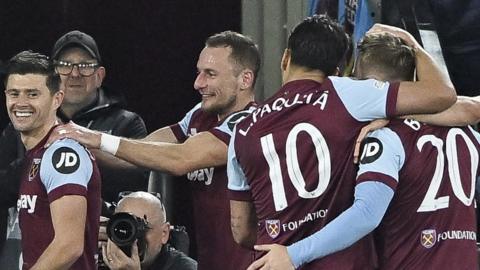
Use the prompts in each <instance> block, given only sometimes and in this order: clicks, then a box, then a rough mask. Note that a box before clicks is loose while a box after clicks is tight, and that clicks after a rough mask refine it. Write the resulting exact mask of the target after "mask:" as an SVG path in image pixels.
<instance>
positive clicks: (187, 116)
mask: <svg viewBox="0 0 480 270" xmlns="http://www.w3.org/2000/svg"><path fill="white" fill-rule="evenodd" d="M201 106H202V103H198V104H197V105H195V107H193V108H192V109H191V110H190V111H189V112H188V113H187V114H185V116H184V117H183V119H182V120H180V122H178V125H179V126H180V128H181V129H182V131H183V134H184V135H185V136H187V134H188V125H189V124H190V120H192V115H193V113H194V112H195V111H197V110H199V109H200V108H201Z"/></svg>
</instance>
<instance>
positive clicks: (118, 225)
mask: <svg viewBox="0 0 480 270" xmlns="http://www.w3.org/2000/svg"><path fill="white" fill-rule="evenodd" d="M147 229H148V225H147V221H146V220H145V218H140V217H137V216H135V215H133V214H130V213H116V214H114V215H113V216H112V217H111V218H110V220H109V221H108V223H107V235H108V238H110V240H112V242H113V243H115V245H117V246H118V247H119V248H120V249H121V250H122V251H123V253H125V254H126V255H127V256H128V257H131V256H132V246H133V243H134V242H135V240H138V241H137V246H138V256H139V257H140V261H142V260H143V257H144V256H145V248H146V242H145V232H146V231H147Z"/></svg>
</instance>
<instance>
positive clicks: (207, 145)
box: [115, 132, 227, 175]
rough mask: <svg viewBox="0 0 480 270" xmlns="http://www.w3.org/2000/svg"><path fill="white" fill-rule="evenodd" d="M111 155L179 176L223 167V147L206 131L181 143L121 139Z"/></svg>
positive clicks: (225, 150)
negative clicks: (204, 169) (207, 168)
mask: <svg viewBox="0 0 480 270" xmlns="http://www.w3.org/2000/svg"><path fill="white" fill-rule="evenodd" d="M115 155H116V156H117V157H119V158H121V159H124V160H126V161H129V162H132V163H134V164H136V165H139V166H143V167H147V168H151V169H155V170H160V171H165V172H169V173H171V174H174V175H183V174H185V173H187V172H190V171H193V170H197V169H201V168H205V167H216V166H221V165H225V164H226V160H227V145H226V144H225V143H224V142H223V141H222V140H220V139H219V138H217V137H216V136H214V135H213V134H212V133H210V132H200V133H198V134H197V135H195V136H192V137H190V138H188V139H187V140H186V141H185V142H184V143H181V144H173V143H161V142H143V141H138V140H129V139H124V138H121V139H120V144H119V147H118V150H117V152H116V154H115Z"/></svg>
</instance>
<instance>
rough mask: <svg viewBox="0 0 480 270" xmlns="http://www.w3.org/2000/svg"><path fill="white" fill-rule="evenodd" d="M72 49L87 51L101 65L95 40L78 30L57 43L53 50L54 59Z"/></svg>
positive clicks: (67, 34)
mask: <svg viewBox="0 0 480 270" xmlns="http://www.w3.org/2000/svg"><path fill="white" fill-rule="evenodd" d="M70 47H80V48H82V49H85V50H86V51H87V52H88V53H89V54H90V55H91V56H92V57H93V58H95V59H97V61H98V62H99V63H100V62H101V59H100V53H99V52H98V47H97V43H96V42H95V40H94V39H93V38H92V37H91V36H90V35H88V34H85V33H83V32H80V31H78V30H73V31H70V32H68V33H66V34H65V35H63V36H62V37H60V38H59V39H58V40H57V42H55V45H53V49H52V59H57V57H58V55H59V54H60V52H61V51H62V50H63V49H65V48H70Z"/></svg>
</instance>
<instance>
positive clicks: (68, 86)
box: [56, 47, 105, 105]
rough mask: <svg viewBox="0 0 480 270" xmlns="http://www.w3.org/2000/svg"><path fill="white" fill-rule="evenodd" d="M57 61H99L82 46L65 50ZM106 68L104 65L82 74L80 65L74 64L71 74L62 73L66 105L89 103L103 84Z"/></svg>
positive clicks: (74, 62) (76, 62)
mask: <svg viewBox="0 0 480 270" xmlns="http://www.w3.org/2000/svg"><path fill="white" fill-rule="evenodd" d="M56 60H57V61H63V62H68V63H72V64H79V63H85V64H93V63H98V62H97V60H95V59H94V58H93V57H92V56H91V55H90V54H89V53H88V52H87V51H85V50H84V49H82V48H78V47H72V48H67V49H65V50H63V51H62V52H61V53H60V55H59V57H58V59H56ZM104 73H105V70H104V68H103V67H98V68H96V70H95V72H94V73H93V74H92V75H90V76H84V75H82V74H80V72H79V70H78V66H74V67H73V69H72V72H71V73H70V74H69V75H62V74H60V78H61V79H62V84H63V85H64V86H65V101H64V104H66V105H70V104H72V105H87V104H90V103H91V102H92V101H93V100H94V99H95V97H96V91H97V88H98V87H100V86H101V84H102V80H103V77H104Z"/></svg>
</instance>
